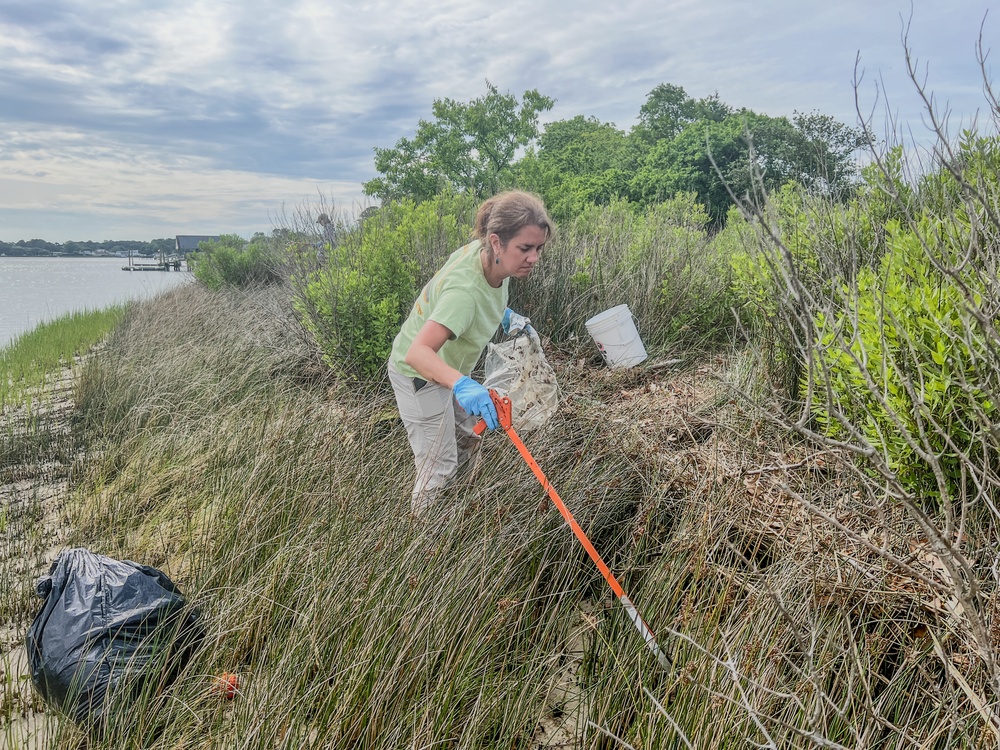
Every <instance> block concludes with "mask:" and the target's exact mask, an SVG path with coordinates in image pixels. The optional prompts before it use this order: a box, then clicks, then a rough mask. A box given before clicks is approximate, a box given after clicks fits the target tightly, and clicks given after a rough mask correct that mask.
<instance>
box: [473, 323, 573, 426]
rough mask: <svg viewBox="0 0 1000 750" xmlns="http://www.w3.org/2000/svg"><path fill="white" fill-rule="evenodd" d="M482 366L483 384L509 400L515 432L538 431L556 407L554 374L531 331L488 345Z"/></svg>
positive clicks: (535, 334)
mask: <svg viewBox="0 0 1000 750" xmlns="http://www.w3.org/2000/svg"><path fill="white" fill-rule="evenodd" d="M483 366H484V368H485V371H486V375H485V377H484V379H483V385H485V386H486V387H487V388H492V389H493V390H496V391H498V392H499V393H502V394H504V395H505V396H507V397H508V398H509V399H510V402H511V422H512V423H513V425H514V429H515V430H517V431H518V432H522V431H528V430H535V429H538V428H539V427H541V426H542V425H544V424H545V423H546V422H548V421H549V419H551V417H552V415H553V414H555V413H556V409H558V408H559V385H558V384H557V383H556V374H555V371H554V370H553V369H552V366H551V365H550V364H549V363H548V360H546V359H545V353H544V352H543V351H542V342H541V340H540V339H539V338H538V333H537V332H536V331H535V330H534V329H530V330H528V331H526V332H525V333H523V334H521V335H519V336H515V337H514V338H511V339H507V340H505V341H501V342H500V343H498V344H490V345H489V346H488V347H486V360H485V362H484V365H483Z"/></svg>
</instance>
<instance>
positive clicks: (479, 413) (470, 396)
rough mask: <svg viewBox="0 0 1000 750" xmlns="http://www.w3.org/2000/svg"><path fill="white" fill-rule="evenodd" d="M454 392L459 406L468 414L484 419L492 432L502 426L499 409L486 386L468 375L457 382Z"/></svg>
mask: <svg viewBox="0 0 1000 750" xmlns="http://www.w3.org/2000/svg"><path fill="white" fill-rule="evenodd" d="M452 392H453V393H454V394H455V400H456V401H458V405H459V406H461V407H462V408H463V409H465V412H466V414H470V415H472V416H474V417H482V418H483V421H484V422H486V426H487V427H488V428H490V429H491V430H495V429H496V428H497V426H498V425H499V424H500V420H499V418H498V417H497V408H496V406H494V405H493V398H492V397H491V396H490V392H489V390H488V389H487V388H486V386H484V385H482V384H480V383H477V382H476V381H475V380H473V379H472V378H470V377H469V376H468V375H463V376H462V377H460V378H459V379H458V380H457V381H455V385H454V387H453V388H452Z"/></svg>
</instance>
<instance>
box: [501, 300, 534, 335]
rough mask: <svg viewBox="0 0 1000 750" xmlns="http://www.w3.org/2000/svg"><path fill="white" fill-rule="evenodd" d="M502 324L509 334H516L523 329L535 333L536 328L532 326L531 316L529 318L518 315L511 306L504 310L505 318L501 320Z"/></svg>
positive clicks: (504, 330) (505, 331)
mask: <svg viewBox="0 0 1000 750" xmlns="http://www.w3.org/2000/svg"><path fill="white" fill-rule="evenodd" d="M501 324H502V325H503V332H504V333H506V334H507V335H508V336H516V335H517V334H519V333H521V332H522V331H523V332H525V333H533V332H534V330H535V329H534V328H532V327H531V318H527V317H525V316H524V315H518V314H517V313H516V312H514V311H513V310H511V309H510V308H509V307H508V308H507V309H506V310H504V311H503V320H502V321H501Z"/></svg>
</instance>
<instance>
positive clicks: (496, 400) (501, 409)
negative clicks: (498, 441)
mask: <svg viewBox="0 0 1000 750" xmlns="http://www.w3.org/2000/svg"><path fill="white" fill-rule="evenodd" d="M490 398H491V399H493V406H495V407H496V410H497V420H498V421H499V422H500V426H501V427H502V428H503V429H504V430H509V429H510V427H511V424H512V423H511V411H510V399H509V398H507V397H506V396H501V395H500V394H499V393H497V392H496V391H495V390H493V389H492V388H490ZM472 431H473V432H474V433H476V434H477V435H482V434H483V433H484V432H486V420H485V419H480V420H479V421H478V422H476V426H475V427H473V428H472Z"/></svg>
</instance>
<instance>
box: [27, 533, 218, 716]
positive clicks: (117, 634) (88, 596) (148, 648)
mask: <svg viewBox="0 0 1000 750" xmlns="http://www.w3.org/2000/svg"><path fill="white" fill-rule="evenodd" d="M37 593H38V596H39V597H41V598H42V599H44V603H43V604H42V608H41V609H40V610H39V612H38V614H37V615H36V616H35V619H34V621H33V622H32V623H31V627H30V628H29V629H28V634H27V637H26V638H25V645H26V647H27V649H28V663H29V665H30V667H31V682H32V684H33V685H34V686H35V689H36V690H37V691H38V692H39V693H40V694H41V696H42V697H43V698H44V699H45V701H46V702H47V703H48V704H49V705H50V706H52V707H53V708H56V709H58V710H60V711H62V712H63V713H64V714H66V715H67V716H69V717H70V718H72V719H73V720H74V721H76V722H77V723H78V724H81V725H84V726H97V725H98V724H99V722H100V721H101V720H102V719H104V718H106V717H107V715H109V714H111V713H115V714H117V713H118V712H119V711H122V710H127V709H128V704H129V703H131V702H132V700H133V699H134V698H135V697H136V696H137V695H139V693H141V692H142V691H144V690H153V691H155V690H159V689H162V688H164V687H166V686H167V685H168V684H169V683H170V682H172V681H173V680H174V679H175V678H176V676H177V674H178V673H179V671H180V669H181V667H183V665H184V663H185V662H186V661H187V660H188V659H189V658H190V655H191V653H192V651H193V650H194V648H195V646H197V644H198V643H199V642H200V641H201V639H202V637H203V630H202V627H201V625H200V623H199V619H198V614H197V612H196V611H194V610H193V609H192V608H190V607H188V606H187V602H186V601H185V599H184V596H183V595H182V594H181V592H180V591H179V590H178V589H177V587H176V586H175V585H174V584H173V582H172V581H171V580H170V579H169V578H167V576H166V575H164V574H163V573H162V572H160V571H159V570H156V569H155V568H150V567H148V566H145V565H139V564H138V563H134V562H131V561H128V560H124V561H123V560H115V559H113V558H110V557H105V556H103V555H97V554H95V553H93V552H90V551H89V550H86V549H69V550H65V551H64V552H62V553H61V554H60V555H59V557H58V559H56V561H55V562H54V563H53V564H52V568H51V569H50V570H49V574H48V575H47V576H44V577H43V578H41V579H40V580H39V582H38V588H37Z"/></svg>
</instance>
